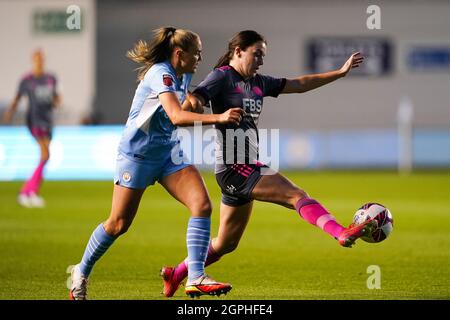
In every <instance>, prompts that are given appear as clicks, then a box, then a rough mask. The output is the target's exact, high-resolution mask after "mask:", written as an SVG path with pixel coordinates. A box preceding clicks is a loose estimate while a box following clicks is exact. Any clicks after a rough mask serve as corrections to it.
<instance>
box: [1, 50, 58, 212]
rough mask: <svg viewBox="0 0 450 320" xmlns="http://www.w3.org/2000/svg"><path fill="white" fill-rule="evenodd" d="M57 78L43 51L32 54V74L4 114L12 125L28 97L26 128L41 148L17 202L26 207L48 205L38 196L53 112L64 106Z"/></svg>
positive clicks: (25, 77) (47, 155)
mask: <svg viewBox="0 0 450 320" xmlns="http://www.w3.org/2000/svg"><path fill="white" fill-rule="evenodd" d="M56 84H57V82H56V77H55V76H54V75H53V74H51V73H48V72H46V71H45V57H44V53H43V51H42V50H41V49H37V50H36V51H34V52H33V54H32V70H31V73H29V74H27V75H25V76H24V77H23V79H22V80H21V81H20V84H19V90H18V92H17V95H16V96H15V98H14V100H13V101H12V103H11V105H10V107H9V108H8V109H7V110H6V111H5V113H4V115H3V121H4V122H5V123H10V122H11V120H12V117H13V115H14V113H15V112H16V109H17V106H18V104H19V101H20V99H21V97H22V96H27V98H28V109H27V112H26V125H27V127H28V130H30V133H31V135H32V136H33V137H34V139H35V140H36V141H37V143H38V145H39V148H40V159H39V163H38V166H37V167H36V169H35V170H34V172H33V174H32V175H31V177H30V178H29V179H28V180H27V181H26V182H25V184H24V185H23V187H22V189H21V190H20V193H19V195H18V197H17V201H18V203H19V204H20V205H21V206H24V207H28V208H30V207H43V206H44V205H45V202H44V200H43V198H42V197H40V196H39V191H40V186H41V183H42V181H43V179H44V167H45V164H46V163H47V162H48V160H49V158H50V141H51V139H52V128H53V109H54V108H55V107H58V106H59V105H60V104H61V102H60V101H61V98H60V95H59V93H58V92H57V89H56V87H57V86H56Z"/></svg>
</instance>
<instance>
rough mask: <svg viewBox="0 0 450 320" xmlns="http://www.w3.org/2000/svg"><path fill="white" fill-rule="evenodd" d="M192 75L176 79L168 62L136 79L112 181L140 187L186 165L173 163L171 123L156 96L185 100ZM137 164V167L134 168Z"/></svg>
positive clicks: (176, 145)
mask: <svg viewBox="0 0 450 320" xmlns="http://www.w3.org/2000/svg"><path fill="white" fill-rule="evenodd" d="M191 79H192V74H184V75H183V77H182V79H178V78H177V76H176V73H175V70H174V69H173V67H172V65H171V64H170V62H169V61H165V62H161V63H157V64H154V65H153V66H152V67H151V68H150V69H149V70H148V71H147V73H146V74H145V76H144V79H143V80H141V81H140V83H139V85H138V87H137V89H136V92H135V95H134V99H133V103H132V105H131V109H130V113H129V115H128V120H127V123H126V126H125V130H124V132H123V134H122V139H121V141H120V144H119V155H118V158H117V170H116V175H115V183H118V184H120V185H123V186H126V187H130V188H138V189H143V188H145V187H147V186H148V185H151V184H154V183H155V181H157V180H159V179H160V178H162V177H164V176H166V175H169V174H170V173H173V172H175V171H178V170H181V169H182V168H184V167H186V166H188V165H189V164H186V162H183V163H182V164H179V165H176V164H174V163H173V162H172V158H171V154H172V152H177V153H178V154H179V156H181V154H180V153H182V151H181V149H180V148H179V140H178V139H176V138H175V135H174V131H175V129H176V126H174V125H173V124H172V122H171V121H170V119H169V117H168V116H167V114H166V112H165V111H164V108H163V107H162V106H161V103H160V102H159V99H158V96H159V94H161V93H163V92H173V93H175V94H176V95H177V97H178V99H179V101H180V104H182V103H183V102H184V100H185V99H186V95H187V92H188V88H189V84H190V82H191ZM137 166H139V167H137Z"/></svg>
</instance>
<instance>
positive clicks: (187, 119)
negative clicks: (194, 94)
mask: <svg viewBox="0 0 450 320" xmlns="http://www.w3.org/2000/svg"><path fill="white" fill-rule="evenodd" d="M201 50H202V44H201V41H200V37H199V36H198V35H197V34H195V33H193V32H192V31H189V30H183V29H176V28H173V27H164V28H159V29H157V30H155V33H154V38H153V40H152V42H151V43H150V44H147V43H146V42H144V41H139V42H138V43H137V44H136V45H135V47H134V49H133V50H130V51H129V52H128V54H127V56H128V57H129V58H130V59H131V60H133V61H135V62H137V63H139V64H141V65H142V66H141V67H140V68H139V75H138V79H139V80H140V82H139V85H138V87H137V89H136V93H135V96H134V99H133V103H132V106H131V110H130V113H129V117H128V121H127V124H126V128H125V130H124V132H123V135H122V139H121V142H120V144H119V150H118V156H117V162H116V164H117V166H116V174H115V178H114V182H115V184H114V191H113V200H112V209H111V213H110V216H109V218H108V219H107V220H106V222H104V223H101V224H100V225H99V226H97V228H96V229H95V230H94V232H93V233H92V235H91V238H90V239H89V242H88V244H87V246H86V250H85V252H84V255H83V257H82V260H81V262H80V263H79V264H77V265H76V266H74V268H73V269H72V271H71V281H72V282H71V288H70V298H71V299H75V300H84V299H86V297H87V283H88V281H87V280H88V277H89V275H90V273H91V271H92V268H93V267H94V264H95V262H96V261H97V260H98V259H99V258H100V257H101V256H102V255H103V254H104V253H105V252H106V250H107V249H108V248H109V247H110V246H111V245H112V244H113V242H114V241H115V239H116V238H117V237H119V236H120V235H122V234H123V233H125V232H126V231H127V230H128V228H129V227H130V225H131V223H132V221H133V219H134V217H135V215H136V212H137V209H138V207H139V203H140V201H141V197H142V195H143V193H144V191H145V189H146V188H147V187H148V186H150V185H153V184H154V183H155V182H156V181H158V182H159V183H160V184H161V185H162V186H163V187H164V188H165V189H166V190H167V191H168V192H169V193H170V194H171V195H172V196H173V197H174V198H175V199H177V200H178V201H180V202H181V203H183V204H184V205H185V206H186V207H187V208H188V209H189V211H190V212H191V218H190V219H189V222H188V227H187V235H186V239H187V249H188V250H187V251H188V262H187V263H188V283H187V285H186V290H185V291H186V294H188V295H191V296H196V295H202V294H209V295H219V294H221V293H226V292H227V291H229V290H230V289H231V285H229V284H227V283H220V282H217V281H215V280H213V279H212V278H210V277H209V276H207V275H206V274H205V273H204V263H205V259H206V255H207V250H208V244H209V240H210V224H211V220H210V216H211V211H212V209H211V200H210V198H209V195H208V192H207V190H206V186H205V184H204V182H203V179H202V177H201V176H200V173H199V172H198V170H197V169H196V168H195V167H194V166H192V165H190V164H189V163H187V162H186V161H183V162H181V163H179V164H176V163H174V161H173V159H172V155H173V154H177V155H182V150H181V149H180V141H179V140H177V139H173V138H172V135H173V132H174V130H175V129H176V128H177V126H189V125H193V124H194V122H197V121H202V122H203V123H204V124H214V123H222V124H225V123H234V124H236V125H237V124H238V123H239V121H240V120H241V113H242V110H241V109H239V108H233V109H229V110H227V111H225V112H224V113H222V114H218V115H217V114H208V115H201V114H195V113H192V112H187V111H184V110H183V109H182V104H183V102H185V100H186V95H187V93H188V88H189V84H190V81H191V78H192V73H194V72H195V71H196V69H197V66H198V63H199V62H200V61H201ZM186 103H189V101H188V100H186ZM183 108H184V109H186V106H185V105H184V106H183Z"/></svg>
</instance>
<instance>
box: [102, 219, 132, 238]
mask: <svg viewBox="0 0 450 320" xmlns="http://www.w3.org/2000/svg"><path fill="white" fill-rule="evenodd" d="M130 225H131V223H130V222H128V221H127V220H126V219H115V220H108V221H106V222H105V225H104V227H105V231H106V232H107V233H108V234H109V235H111V236H113V237H118V236H120V235H122V234H124V233H125V232H127V231H128V228H129V227H130Z"/></svg>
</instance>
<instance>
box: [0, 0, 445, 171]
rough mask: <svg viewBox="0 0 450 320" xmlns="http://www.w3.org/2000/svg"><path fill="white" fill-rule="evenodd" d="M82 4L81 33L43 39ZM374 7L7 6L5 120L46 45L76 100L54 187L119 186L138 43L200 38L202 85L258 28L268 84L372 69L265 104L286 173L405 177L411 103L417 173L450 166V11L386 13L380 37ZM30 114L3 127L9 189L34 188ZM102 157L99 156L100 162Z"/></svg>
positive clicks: (45, 2)
mask: <svg viewBox="0 0 450 320" xmlns="http://www.w3.org/2000/svg"><path fill="white" fill-rule="evenodd" d="M74 2H75V3H74ZM72 4H76V5H78V6H79V7H80V8H81V14H82V27H81V30H79V31H77V32H72V31H67V30H66V31H64V30H63V28H62V29H58V28H53V29H52V28H47V29H45V28H42V26H41V25H42V24H43V25H44V26H46V23H48V24H49V25H50V26H54V25H58V22H57V21H56V20H57V19H56V18H55V16H56V17H58V16H59V17H61V16H63V15H64V12H66V9H67V7H68V6H70V5H72ZM369 4H371V3H370V2H367V1H359V0H346V1H331V0H327V1H313V0H301V1H292V0H280V1H276V2H273V1H268V2H262V1H256V0H249V1H244V2H243V1H237V0H230V1H227V2H225V3H224V2H212V1H201V0H193V1H189V2H185V1H162V0H161V1H136V0H134V1H94V0H79V1H78V0H77V1H65V0H61V1H52V0H39V1H14V0H4V1H1V2H0V26H1V28H0V39H1V43H2V48H5V47H4V44H7V48H9V49H8V50H2V53H1V59H0V68H1V70H2V78H1V80H0V82H1V86H0V112H1V111H2V110H1V109H2V108H5V107H6V106H7V105H8V104H9V103H10V101H11V100H12V98H13V96H14V94H15V92H16V90H17V86H18V82H19V79H20V77H21V76H22V75H23V74H24V73H25V72H27V71H28V70H29V68H30V57H29V55H30V52H31V51H32V50H33V49H34V48H35V47H38V46H39V47H42V48H43V49H44V50H45V52H46V56H47V68H48V69H49V70H51V71H53V72H55V73H56V74H57V76H58V79H59V81H60V84H61V95H62V98H63V101H64V107H63V108H62V109H61V110H58V111H57V113H56V115H55V116H56V123H57V124H58V125H59V126H58V127H57V128H56V130H55V135H54V141H53V146H52V159H51V160H50V163H49V167H48V169H47V177H48V178H49V179H112V172H113V169H114V167H113V166H114V154H115V148H116V147H115V145H116V143H117V141H118V139H119V137H120V130H121V128H122V125H123V124H124V122H125V120H126V118H127V114H128V111H129V107H130V104H131V100H132V98H133V94H134V90H135V88H136V73H135V72H134V71H133V69H134V68H135V67H136V65H134V64H133V63H132V62H131V61H129V60H127V59H126V57H125V53H126V51H127V50H128V49H130V48H131V47H132V45H133V43H134V42H135V41H137V40H138V39H148V38H149V37H150V35H151V30H152V29H155V28H157V27H159V26H161V25H174V26H177V27H181V28H188V29H191V30H193V31H195V32H197V33H199V34H200V36H201V38H202V41H203V49H204V50H203V51H204V60H203V62H202V63H201V64H200V67H199V71H198V73H197V74H196V75H195V76H194V80H193V84H194V85H195V84H197V83H199V81H200V80H201V79H202V78H203V77H204V76H205V75H206V74H207V73H208V72H209V71H210V70H211V67H212V66H213V65H214V63H215V62H216V59H217V58H218V57H219V56H220V55H221V54H222V52H223V51H224V50H225V49H226V43H227V40H228V39H229V38H230V37H231V36H232V35H233V34H234V33H235V32H237V31H239V30H242V29H255V30H257V31H258V32H260V33H261V34H263V35H264V36H265V37H266V39H267V41H268V52H267V56H266V59H265V64H264V67H263V69H262V72H263V73H265V74H270V75H274V76H285V77H295V76H298V75H301V74H306V73H312V72H320V71H323V70H324V69H328V68H333V67H335V66H336V65H339V64H342V63H343V62H344V57H345V56H346V55H347V54H348V53H349V52H351V51H352V50H354V49H355V50H362V52H363V54H364V55H365V56H366V57H367V59H366V61H365V65H366V66H365V67H364V69H362V70H361V71H359V73H358V72H357V73H355V75H353V76H349V77H347V78H345V79H342V80H339V81H337V82H336V83H333V84H331V85H328V86H325V87H323V88H320V89H318V90H315V91H312V92H308V93H305V94H301V95H286V96H282V97H280V98H278V99H272V98H268V99H266V100H265V103H264V111H263V113H262V116H261V120H260V128H268V129H271V128H274V129H279V130H280V132H279V134H280V145H279V151H280V166H281V168H292V169H296V168H313V169H320V168H395V167H397V165H398V163H399V161H400V158H401V157H402V156H401V152H402V151H401V150H403V149H402V146H401V144H400V143H399V141H403V140H402V138H401V135H399V134H398V116H397V113H398V108H399V106H400V104H401V101H402V100H403V99H404V98H405V97H407V99H409V101H411V104H412V106H413V108H414V110H413V111H414V112H413V113H414V117H413V119H412V123H411V126H412V127H413V128H414V130H413V131H412V134H411V148H410V151H409V152H410V153H411V161H412V164H413V166H414V167H450V90H449V84H450V33H449V32H448V31H449V30H450V21H449V19H448V17H449V16H450V2H449V1H444V0H430V1H406V0H398V1H387V0H384V1H377V5H379V6H380V8H381V29H380V30H369V29H368V28H367V27H366V20H367V18H368V16H369V14H367V13H366V9H367V7H368V5H369ZM237 7H239V10H236V8H237ZM67 15H69V14H67ZM46 19H47V20H48V21H47V20H46ZM51 19H53V20H51ZM55 19H56V20H55ZM55 21H56V22H55ZM39 23H40V24H39ZM39 26H41V27H39ZM25 105H26V104H25V103H22V105H21V107H20V109H19V113H18V114H17V115H16V117H15V123H14V125H15V126H12V127H7V126H2V127H1V130H0V180H11V179H22V178H24V177H25V176H26V175H27V174H28V173H29V171H30V170H32V169H31V167H32V165H33V164H34V163H35V161H37V160H36V159H37V156H38V152H37V150H35V151H36V152H34V151H33V150H34V149H33V148H35V146H34V145H32V144H30V143H31V138H30V137H29V136H28V133H27V132H26V130H25V129H24V128H23V127H22V128H19V127H17V126H18V125H21V124H23V120H24V119H23V112H24V110H25ZM80 124H91V125H92V124H101V125H107V126H105V127H103V126H102V127H94V126H86V127H84V126H78V125H80ZM112 125H116V126H112ZM71 126H73V127H71ZM71 135H72V136H71ZM108 139H109V140H108ZM69 141H70V142H69ZM22 143H23V144H22ZM99 145H101V146H102V148H103V149H101V150H102V155H101V156H100V158H98V157H99V154H98V153H97V152H96V151H95V150H96V149H98V146H99ZM105 148H110V149H108V150H106V149H105ZM106 155H107V156H106ZM75 163H76V165H75ZM102 163H103V164H104V165H103V166H102ZM94 164H95V165H94ZM97 164H99V166H98V167H96V165H97ZM94 168H97V169H94ZM103 169H104V170H103Z"/></svg>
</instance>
